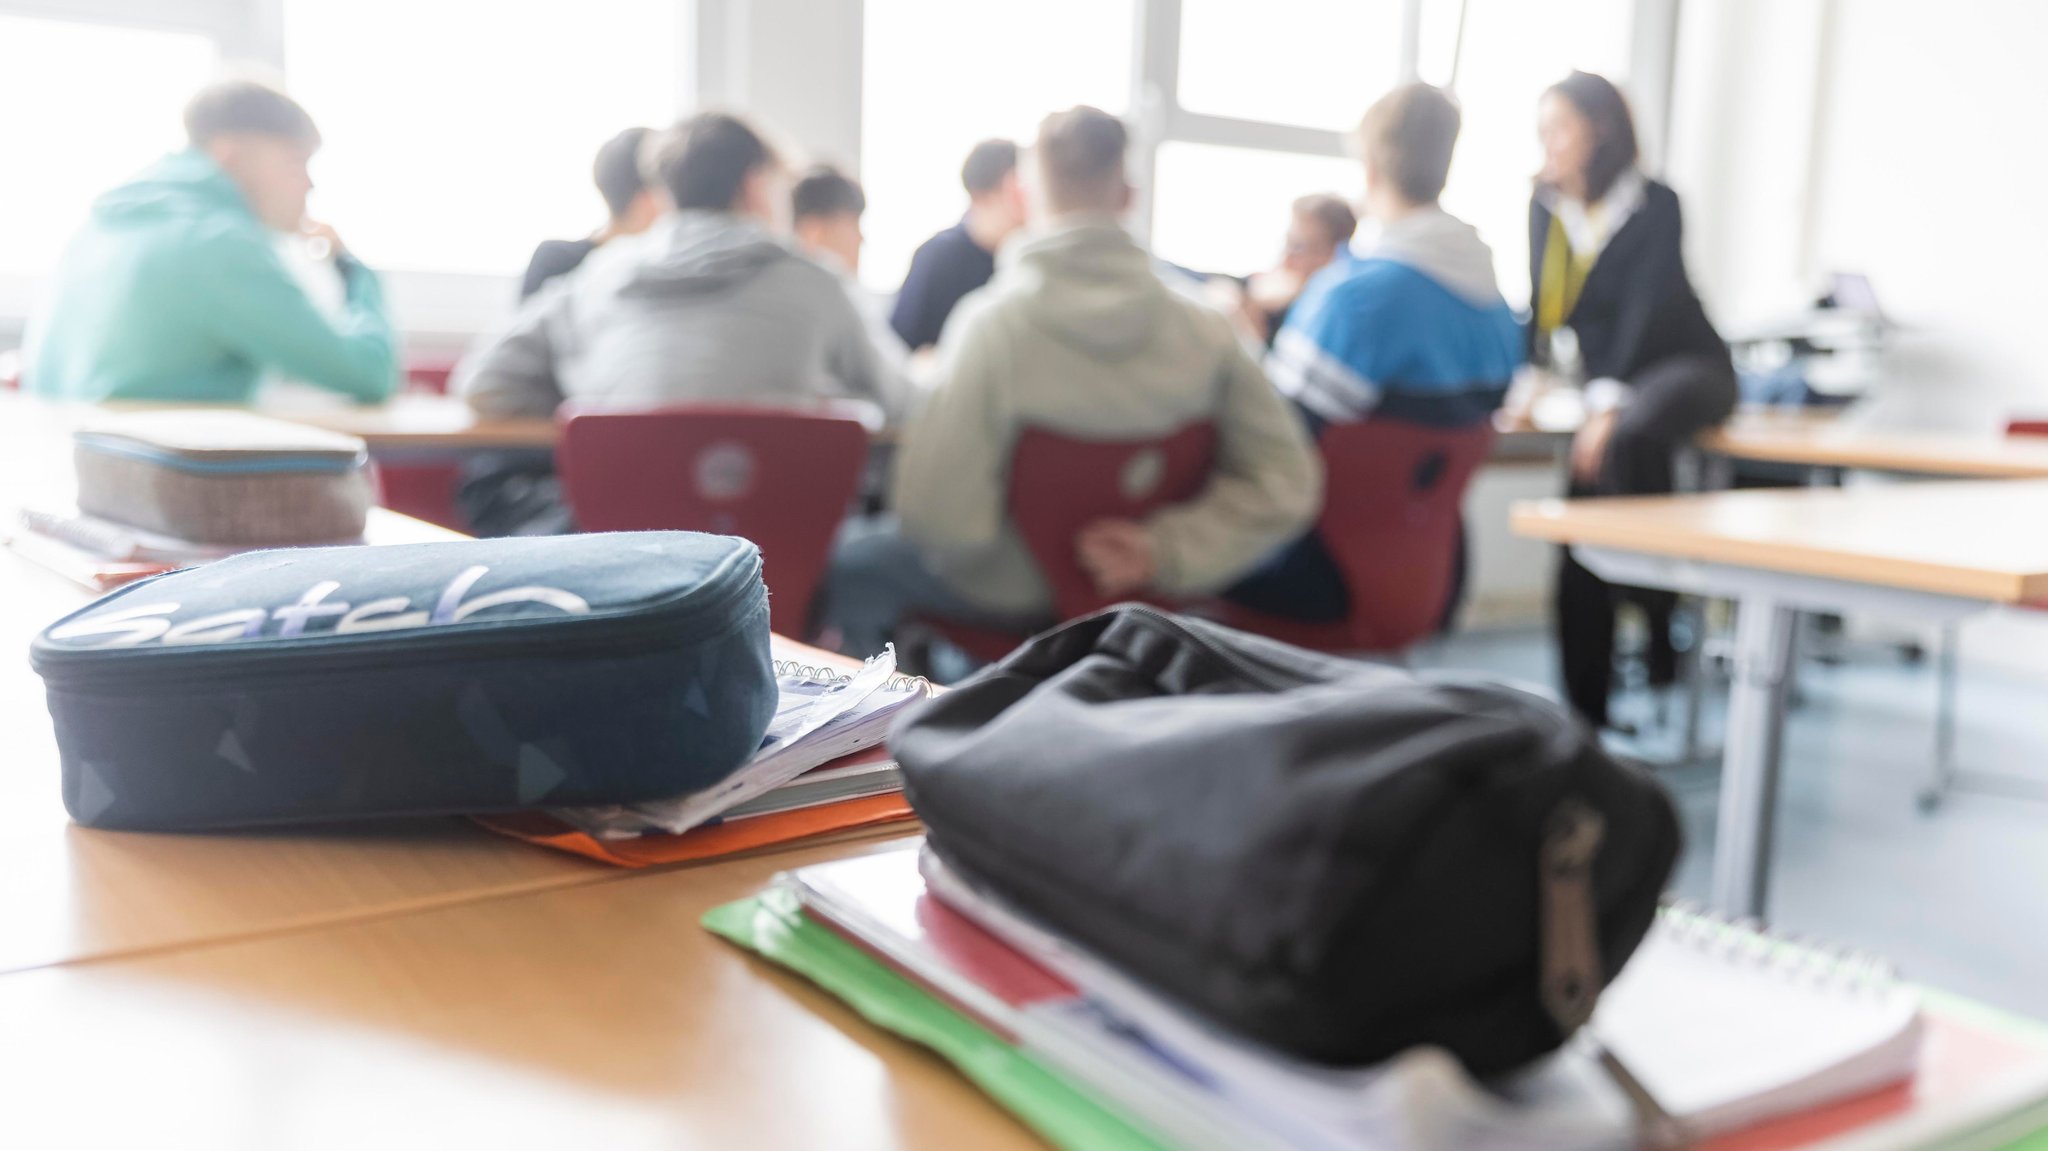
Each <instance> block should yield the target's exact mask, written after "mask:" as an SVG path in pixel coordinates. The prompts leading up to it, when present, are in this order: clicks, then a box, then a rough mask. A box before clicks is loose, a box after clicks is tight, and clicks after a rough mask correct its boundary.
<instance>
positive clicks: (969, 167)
mask: <svg viewBox="0 0 2048 1151" xmlns="http://www.w3.org/2000/svg"><path fill="white" fill-rule="evenodd" d="M1016 170H1017V145H1016V143H1015V142H1014V141H1011V140H983V141H982V142H981V143H979V144H976V145H975V146H974V150H973V151H971V152H969V153H967V162H966V163H964V164H962V165H960V186H961V187H963V188H966V189H967V194H968V195H970V196H979V195H981V194H982V193H983V192H993V191H995V190H996V189H997V188H998V187H1000V186H1001V185H1002V182H1003V177H1005V176H1008V175H1009V174H1010V173H1012V172H1014V171H1016Z"/></svg>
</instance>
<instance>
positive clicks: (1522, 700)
mask: <svg viewBox="0 0 2048 1151" xmlns="http://www.w3.org/2000/svg"><path fill="white" fill-rule="evenodd" d="M892 745H893V748H894V752H895V755H896V757H897V759H898V760H899V761H900V762H901V764H902V769H903V774H904V779H905V783H906V788H907V791H908V794H909V798H910V802H911V804H912V806H914V807H915V808H916V809H917V813H918V815H919V816H921V817H922V818H923V820H924V822H925V824H926V826H927V828H928V832H929V838H930V844H931V847H932V849H933V850H935V851H937V852H938V853H939V854H940V855H941V856H942V857H943V858H944V859H945V860H946V861H947V862H948V863H949V864H950V865H952V866H953V867H954V868H956V869H957V870H959V871H960V872H961V873H963V875H964V877H965V878H967V879H969V880H970V881H972V882H975V883H976V884H978V885H980V886H982V887H984V888H985V889H987V890H988V891H990V892H991V893H992V894H994V895H996V896H998V897H1000V898H1003V899H1005V900H1006V901H1008V902H1010V903H1011V904H1013V905H1014V906H1016V907H1017V908H1018V909H1019V910H1021V911H1023V912H1025V913H1027V914H1028V915H1030V916H1032V917H1034V918H1036V919H1037V920H1038V921H1039V922H1041V923H1042V924H1044V925H1045V926H1047V927H1050V928H1052V929H1054V930H1056V931H1059V932H1061V933H1064V934H1065V935H1067V936H1068V937H1070V938H1071V939H1073V940H1074V941H1076V942H1077V943H1079V944H1081V945H1083V946H1084V947H1086V948H1088V949H1089V950H1091V951H1093V952H1094V953H1095V954H1096V955H1098V956H1100V957H1101V958H1103V959H1106V960H1108V961H1110V962H1112V963H1115V964H1117V965H1118V966H1120V967H1122V968H1123V969H1124V970H1125V971H1126V972H1128V973H1129V974H1131V975H1133V976H1136V977H1137V978H1139V979H1141V980H1143V981H1145V982H1146V983H1148V984H1150V985H1152V986H1153V987H1154V988H1155V989H1157V990H1158V991H1160V992H1162V993H1165V994H1167V995H1169V996H1171V997H1173V998H1175V999H1177V1000H1179V1001H1180V1002H1181V1003H1183V1004H1185V1005H1186V1006H1187V1007H1189V1008H1191V1009H1192V1010H1194V1011H1196V1012H1198V1013H1200V1014H1203V1015H1206V1016H1208V1017H1210V1018H1211V1019H1213V1020H1215V1021H1217V1022H1219V1023H1221V1024H1223V1025H1225V1026H1227V1027H1229V1028H1231V1029H1234V1030H1236V1031H1238V1032H1240V1033H1242V1034H1244V1035H1247V1036H1250V1037H1253V1038H1255V1039H1258V1040H1261V1041H1263V1042H1265V1043H1267V1044H1269V1045H1271V1046H1273V1047H1275V1048H1277V1049H1280V1050H1282V1051H1286V1052H1289V1053H1292V1054H1295V1055H1297V1056H1301V1057H1303V1058H1306V1059H1310V1060H1314V1061H1318V1062H1322V1063H1327V1064H1365V1063H1371V1062H1376V1061H1378V1060H1380V1059H1383V1058H1386V1057H1388V1056H1390V1055H1393V1054H1394V1053H1396V1052H1399V1051H1401V1050H1403V1049H1405V1048H1408V1047H1410V1046H1413V1045H1416V1044H1434V1045H1437V1046H1440V1047H1443V1048H1446V1049H1448V1050H1449V1051H1451V1052H1452V1053H1454V1054H1455V1055H1457V1056H1458V1057H1459V1058H1460V1059H1461V1060H1463V1062H1464V1063H1465V1064H1466V1066H1467V1067H1468V1068H1469V1069H1470V1070H1471V1071H1473V1072H1474V1073H1476V1074H1487V1073H1491V1072H1495V1071H1500V1070H1505V1069H1507V1068H1511V1067H1514V1066H1517V1065H1519V1064H1522V1063H1525V1062H1527V1061H1529V1060H1531V1059H1533V1058H1535V1057H1536V1056H1539V1055H1541V1054H1543V1053H1545V1052H1548V1051H1550V1050H1553V1049H1554V1048H1556V1047H1558V1046H1559V1045H1560V1044H1561V1043H1562V1042H1563V1040H1564V1039H1565V1038H1566V1037H1567V1036H1568V1035H1569V1034H1570V1033H1571V1032H1572V1031H1573V1030H1575V1029H1576V1028H1577V1027H1578V1025H1579V1024H1581V1023H1583V1022H1584V1021H1585V1019H1586V1018H1587V1017H1588V1016H1590V1014H1591V1012H1592V1008H1593V1005H1594V1002H1595V999H1596V998H1597V996H1598V994H1599V991H1600V988H1601V987H1603V986H1604V985H1605V984H1606V982H1607V980H1608V979H1609V978H1611V977H1612V976H1613V975H1614V974H1615V973H1616V972H1618V971H1619V970H1620V968H1621V965H1622V963H1623V962H1624V961H1625V960H1627V958H1628V957H1629V955H1630V954H1631V953H1632V952H1633V951H1634V950H1635V947H1636V945H1637V944H1638V943H1640V942H1641V940H1642V937H1643V935H1644V933H1645V932H1646V931H1647V930H1648V929H1649V926H1650V923H1651V919H1652V917H1653V916H1654V915H1655V913H1656V908H1657V902H1658V898H1659V895H1660V893H1661V892H1662V890H1663V888H1664V885H1665V882H1666V880H1667V879H1668V878H1669V876H1670V872H1671V867H1672V864H1673V861H1674V860H1675V858H1676V856H1677V853H1678V848H1679V828H1678V820H1677V814H1676V812H1675V811H1674V810H1673V807H1672V805H1671V802H1670V800H1669V799H1668V797H1667V796H1666V795H1665V793H1664V792H1663V790H1662V789H1661V788H1660V787H1659V785H1658V784H1656V783H1655V782H1654V781H1652V780H1651V779H1650V778H1648V777H1647V776H1646V775H1645V774H1643V773H1642V772H1640V771H1638V770H1636V769H1633V768H1631V767H1627V766H1624V765H1622V764H1620V763H1618V762H1616V761H1615V760H1614V759H1613V758H1612V757H1610V756H1609V755H1608V754H1607V753H1606V752H1605V751H1604V750H1602V748H1601V747H1600V744H1599V742H1598V741H1597V739H1596V738H1595V737H1594V736H1593V734H1592V733H1591V732H1590V731H1588V730H1587V729H1586V727H1585V726H1583V725H1582V724H1581V723H1579V722H1578V721H1577V720H1576V719H1574V718H1573V717H1572V716H1571V715H1570V714H1569V713H1567V712H1566V711H1565V709H1563V708H1562V707H1560V706H1559V705H1557V704H1555V703H1552V702H1550V701H1548V700H1545V699H1543V698H1541V697H1538V696H1535V695H1532V694H1530V693H1528V692H1525V691H1520V690H1517V689H1515V688H1511V687H1507V686H1502V685H1499V684H1495V683H1489V682H1451V681H1445V680H1438V679H1424V678H1417V677H1416V676H1414V675H1411V674H1408V673H1406V672H1403V671H1398V670H1393V669H1389V668H1383V667H1376V666H1372V665H1368V664H1360V663H1354V662H1349V661H1344V660H1339V659H1334V658H1330V657H1325V656H1319V655H1315V654H1311V653H1309V652H1304V651H1301V650H1298V649H1295V648H1291V647H1287V646H1285V645H1282V644H1278V643H1275V642H1272V641H1269V640H1264V639H1260V638H1258V637H1255V636H1250V635H1245V634H1242V633H1239V632H1235V631H1232V630H1230V629H1228V628H1223V627H1220V626H1217V625H1214V624H1210V623H1207V622H1204V621H1200V620H1193V619H1186V618H1182V617H1177V616H1173V615H1168V614H1165V613H1162V612H1158V611H1154V610H1152V609H1149V608H1142V607H1132V606H1125V607H1118V608H1112V609H1110V610H1108V611H1106V612H1102V613H1099V614H1097V615H1094V616H1091V617H1088V618H1086V619H1082V620H1079V621H1076V622H1074V623H1072V624H1069V625H1067V626H1065V627H1062V628H1060V629H1058V630H1056V631H1052V632H1048V633H1046V634H1045V635H1042V636H1039V637H1038V638H1036V639H1034V640H1032V641H1031V642H1029V643H1027V644H1026V645H1024V646H1023V647H1022V648H1019V649H1018V650H1017V651H1016V652H1015V653H1013V654H1012V655H1011V656H1009V657H1008V658H1007V659H1005V660H1003V661H1002V662H1001V663H999V664H997V665H995V666H993V667H991V668H989V669H987V670H985V671H984V672H982V673H981V674H979V675H977V676H975V677H974V678H973V679H971V680H969V681H968V682H966V683H965V684H963V685H961V686H960V687H959V688H958V689H956V690H954V691H952V692H950V693H947V694H945V695H942V696H940V697H938V698H936V699H934V700H933V701H932V702H930V703H929V704H926V705H924V706H923V707H922V708H920V709H919V710H917V711H916V712H914V713H912V714H911V715H909V716H907V717H906V718H905V719H904V720H903V721H902V722H900V723H899V724H898V726H897V728H896V730H895V733H894V738H893V740H892Z"/></svg>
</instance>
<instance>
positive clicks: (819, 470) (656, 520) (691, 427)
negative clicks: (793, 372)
mask: <svg viewBox="0 0 2048 1151" xmlns="http://www.w3.org/2000/svg"><path fill="white" fill-rule="evenodd" d="M558 419H559V420H560V422H561V427H562V435H561V440H560V441H559V442H558V443H557V444H556V445H555V466H556V469H557V471H558V472H559V473H560V475H561V480H562V494H563V496H564V497H565V498H566V499H567V500H568V503H569V510H570V511H571V512H572V513H573V514H574V515H575V517H576V526H577V527H579V528H581V529H582V530H584V531H598V532H608V531H655V530H687V531H700V532H716V533H718V534H720V535H736V536H745V537H746V538H747V539H750V540H752V541H754V543H756V544H757V545H759V546H760V548H761V555H762V562H763V565H764V571H765V575H766V578H767V581H768V587H769V590H770V591H771V592H772V593H773V597H772V598H771V599H770V601H769V611H770V622H771V623H772V625H773V626H774V628H775V630H776V631H778V632H780V633H782V634H783V635H787V636H795V637H802V636H803V635H805V634H806V630H807V628H808V626H809V617H810V610H811V598H812V597H813V596H814V595H815V594H816V593H817V590H818V584H819V582H820V581H821V580H822V579H823V578H824V575H825V566H826V564H827V562H828V561H829V560H830V558H831V553H832V540H833V537H834V536H835V535H836V534H837V533H838V531H839V524H840V521H841V520H843V519H844V518H845V517H846V511H847V507H848V505H850V504H851V503H852V502H853V499H854V496H855V495H856V494H857V493H858V492H859V489H860V479H861V471H862V468H863V467H864V466H865V464H866V462H867V452H868V430H867V427H866V425H865V424H863V423H862V422H861V421H860V420H859V419H856V418H854V417H853V416H851V415H847V414H844V411H843V410H842V409H840V408H837V407H821V408H819V409H817V410H805V411H790V410H786V409H774V408H760V407H744V406H727V405H703V406H694V405H693V406H687V407H675V408H662V409H657V410H653V411H637V412H618V411H612V412H580V411H573V410H568V409H565V410H564V411H563V412H562V414H561V415H560V416H558Z"/></svg>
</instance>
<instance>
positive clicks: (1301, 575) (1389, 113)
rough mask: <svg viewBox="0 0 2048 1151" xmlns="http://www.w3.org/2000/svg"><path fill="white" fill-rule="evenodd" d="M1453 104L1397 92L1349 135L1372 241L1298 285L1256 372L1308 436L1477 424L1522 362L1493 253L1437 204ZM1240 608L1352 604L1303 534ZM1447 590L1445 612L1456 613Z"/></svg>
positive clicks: (1326, 615)
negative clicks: (1343, 428)
mask: <svg viewBox="0 0 2048 1151" xmlns="http://www.w3.org/2000/svg"><path fill="white" fill-rule="evenodd" d="M1460 119H1461V117H1460V115H1459V112H1458V106H1457V104H1455V103H1454V102H1452V100H1451V98H1450V97H1449V96H1447V95H1445V94H1444V93H1443V92H1442V91H1440V90H1438V89H1436V88H1432V87H1430V86H1429V85H1427V84H1407V85H1404V86H1402V87H1399V88H1396V89H1394V90H1393V91H1392V92H1389V93H1387V94H1386V95H1385V96H1382V97H1381V98H1380V99H1379V101H1378V102H1377V103H1375V104H1373V106H1372V107H1371V108H1369V109H1367V110H1366V113H1365V118H1364V119H1363V120H1362V121H1361V122H1360V124H1359V127H1358V133H1357V142H1358V146H1359V152H1360V154H1361V155H1363V157H1364V159H1365V208H1366V215H1367V217H1368V218H1369V219H1370V221H1371V222H1372V224H1373V232H1372V234H1371V235H1370V237H1369V239H1368V242H1367V243H1366V245H1365V246H1364V247H1363V249H1362V250H1361V251H1360V252H1359V253H1357V254H1353V253H1351V252H1349V251H1346V252H1343V253H1340V254H1338V255H1337V256H1336V258H1335V259H1334V260H1333V261H1332V262H1331V263H1330V265H1329V266H1328V267H1326V268H1324V269H1323V270H1322V271H1320V272H1318V273H1316V275H1315V277H1314V278H1313V279H1311V280H1310V281H1309V283H1308V286H1307V288H1306V289H1304V290H1303V291H1302V293H1301V297H1300V299H1299V300H1297V301H1296V302H1295V304H1294V306H1293V308H1292V309H1291V310H1290V311H1289V313H1288V317H1287V323H1286V326H1284V327H1282V328H1281V329H1280V333H1279V335H1278V337H1277V338H1276V339H1275V340H1274V343H1273V352H1272V354H1271V355H1270V356H1269V357H1267V360H1266V374H1267V375H1268V376H1270V377H1271V378H1272V380H1273V384H1274V386H1275V387H1277V388H1279V389H1280V391H1281V392H1282V393H1283V394H1285V395H1286V396H1287V397H1288V398H1290V399H1292V400H1293V401H1294V402H1295V403H1296V404H1297V405H1299V406H1300V408H1301V411H1302V414H1303V415H1304V416H1305V417H1306V418H1307V420H1308V423H1309V425H1310V427H1311V428H1312V429H1314V430H1316V431H1320V430H1321V429H1322V428H1323V427H1325V426H1327V425H1329V424H1342V423H1353V422H1356V421H1359V420H1367V419H1394V420H1403V421H1406V422H1409V423H1415V424H1424V425H1427V426H1430V427H1438V428H1464V427H1470V426H1472V425H1475V424H1480V423H1484V422H1486V421H1488V420H1490V419H1491V418H1492V416H1493V412H1494V409H1496V408H1498V407H1499V406H1500V404H1501V400H1502V399H1503V398H1504V397H1505V396H1506V395H1507V390H1508V385H1509V383H1510V382H1511V380H1512V379H1513V377H1514V373H1515V369H1516V367H1517V366H1519V365H1520V363H1521V361H1522V329H1521V325H1520V324H1519V323H1517V322H1516V320H1515V316H1514V313H1513V312H1512V311H1510V310H1509V309H1508V306H1507V302H1506V301H1505V300H1503V299H1502V298H1501V294H1500V286H1499V284H1498V283H1497V282H1496V281H1495V279H1494V272H1493V252H1492V251H1491V250H1490V249H1489V248H1488V247H1487V246H1486V244H1485V243H1484V242H1483V241H1481V240H1480V239H1479V234H1478V232H1476V231H1474V230H1473V228H1472V226H1471V225H1470V224H1467V223H1465V222H1464V221H1462V220H1460V219H1458V218H1457V217H1455V216H1452V215H1451V214H1450V213H1448V212H1446V211H1444V210H1443V208H1441V207H1439V206H1438V204H1437V198H1438V197H1439V196H1441V195H1442V194H1443V190H1444V183H1445V182H1446V181H1447V180H1448V179H1449V177H1450V170H1451V152H1452V150H1453V149H1454V148H1455V146H1456V145H1457V142H1458V128H1459V122H1460ZM1230 598H1231V599H1232V600H1234V601H1236V602H1239V603H1242V604H1244V605H1245V606H1247V607H1251V608H1255V609H1257V610H1259V611H1264V612H1269V613H1271V614H1274V615H1281V616H1287V617H1291V618H1296V619H1307V620H1337V619H1343V618H1344V617H1345V616H1346V615H1347V614H1349V611H1350V607H1351V603H1350V594H1349V592H1348V590H1347V589H1346V587H1345V584H1344V579H1343V576H1342V573H1340V572H1339V571H1338V570H1337V566H1336V562H1335V561H1334V560H1332V559H1331V558H1330V554H1329V551H1328V549H1326V548H1325V547H1324V546H1323V543H1322V540H1321V539H1320V538H1319V537H1317V536H1315V535H1313V534H1311V535H1309V536H1307V537H1305V538H1304V539H1302V540H1301V541H1300V542H1299V543H1298V544H1296V545H1295V546H1294V547H1293V548H1290V549H1289V550H1288V551H1286V552H1284V553H1282V554H1281V555H1280V556H1279V557H1276V559H1275V560H1274V561H1273V562H1271V563H1269V564H1267V565H1266V566H1264V567H1262V568H1261V569H1260V570H1259V571H1258V572H1256V573H1254V574H1253V575H1252V576H1251V577H1249V578H1247V579H1246V580H1245V581H1244V582H1242V583H1240V584H1239V585H1238V586H1237V587H1236V588H1234V589H1232V591H1231V592H1230ZM1457 598H1458V596H1457V591H1456V589H1454V591H1453V594H1452V597H1451V601H1452V605H1453V606H1455V603H1456V600H1457Z"/></svg>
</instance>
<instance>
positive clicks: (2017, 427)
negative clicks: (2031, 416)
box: [2005, 420, 2048, 436]
mask: <svg viewBox="0 0 2048 1151" xmlns="http://www.w3.org/2000/svg"><path fill="white" fill-rule="evenodd" d="M2005 434H2006V435H2008V436H2048V420H2007V421H2006V424H2005Z"/></svg>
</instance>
